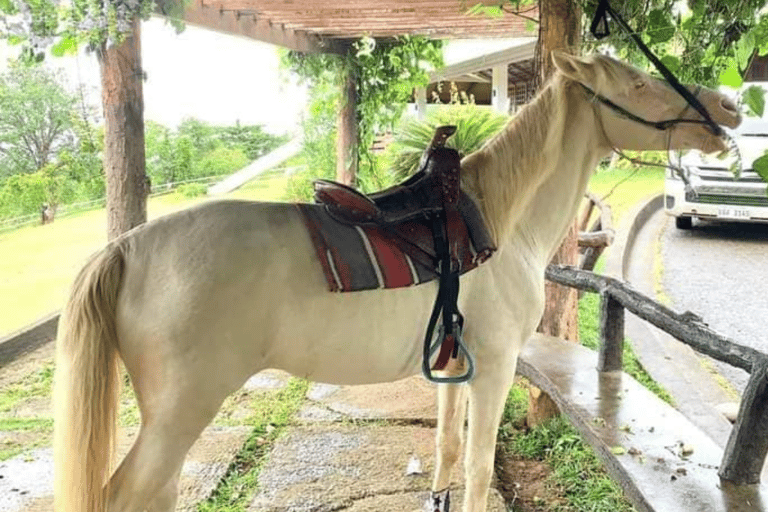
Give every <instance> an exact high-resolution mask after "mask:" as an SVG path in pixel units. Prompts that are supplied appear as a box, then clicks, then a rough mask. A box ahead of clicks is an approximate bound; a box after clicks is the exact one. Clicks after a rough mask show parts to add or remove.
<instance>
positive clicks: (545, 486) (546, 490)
mask: <svg viewBox="0 0 768 512" xmlns="http://www.w3.org/2000/svg"><path fill="white" fill-rule="evenodd" d="M551 471H552V470H551V469H550V468H549V466H548V465H547V464H545V463H544V462H541V461H538V460H531V459H523V458H520V457H519V456H516V455H511V454H508V453H505V452H504V450H503V449H499V450H497V451H496V477H497V478H498V479H499V484H498V489H499V492H501V495H502V496H503V497H504V501H505V502H506V503H507V507H510V510H511V511H513V512H549V511H550V510H552V509H553V508H554V506H555V505H556V504H558V503H562V502H563V498H562V496H561V494H560V492H559V489H557V488H555V487H554V486H553V485H552V484H551V483H547V482H546V480H547V477H548V476H549V474H550V473H551Z"/></svg>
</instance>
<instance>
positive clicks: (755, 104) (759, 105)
mask: <svg viewBox="0 0 768 512" xmlns="http://www.w3.org/2000/svg"><path fill="white" fill-rule="evenodd" d="M741 98H742V100H743V101H744V104H745V105H746V106H747V108H748V109H749V113H750V114H753V115H755V116H757V117H763V112H765V90H764V89H763V88H762V87H760V86H757V85H750V86H749V87H747V89H746V90H745V91H744V92H743V93H742V95H741Z"/></svg>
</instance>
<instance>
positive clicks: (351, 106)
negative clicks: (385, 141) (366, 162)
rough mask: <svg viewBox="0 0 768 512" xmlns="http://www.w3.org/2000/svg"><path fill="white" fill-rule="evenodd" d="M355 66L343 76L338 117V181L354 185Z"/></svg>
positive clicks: (357, 138) (355, 171)
mask: <svg viewBox="0 0 768 512" xmlns="http://www.w3.org/2000/svg"><path fill="white" fill-rule="evenodd" d="M351 68H353V66H351V65H350V66H347V68H346V69H347V71H346V76H344V77H342V84H341V87H342V94H341V109H340V110H339V116H338V118H337V135H336V181H339V182H341V183H344V184H345V185H350V186H354V184H355V180H356V178H357V168H358V161H357V147H358V144H359V136H358V130H357V81H356V76H355V73H354V71H353V69H351Z"/></svg>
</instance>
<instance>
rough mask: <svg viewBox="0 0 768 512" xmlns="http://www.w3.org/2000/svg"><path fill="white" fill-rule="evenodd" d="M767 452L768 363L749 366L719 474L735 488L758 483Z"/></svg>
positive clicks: (762, 362)
mask: <svg viewBox="0 0 768 512" xmlns="http://www.w3.org/2000/svg"><path fill="white" fill-rule="evenodd" d="M767 453H768V363H766V362H765V361H761V362H760V363H756V364H755V365H754V366H753V367H752V372H751V375H750V377H749V382H748V383H747V387H746V388H745V389H744V395H743V396H742V398H741V406H740V408H739V417H738V419H737V420H736V424H735V425H734V426H733V430H731V435H730V437H729V438H728V444H727V445H726V446H725V452H724V453H723V462H722V463H721V464H720V471H718V475H719V476H720V478H722V479H723V480H728V481H729V482H732V483H734V484H736V485H745V484H757V483H760V473H761V472H762V470H763V464H764V463H765V457H766V454H767Z"/></svg>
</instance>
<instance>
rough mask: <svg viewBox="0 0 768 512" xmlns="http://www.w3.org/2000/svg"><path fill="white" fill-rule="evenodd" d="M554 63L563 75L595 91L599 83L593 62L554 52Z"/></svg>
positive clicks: (557, 51)
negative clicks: (596, 84)
mask: <svg viewBox="0 0 768 512" xmlns="http://www.w3.org/2000/svg"><path fill="white" fill-rule="evenodd" d="M552 62H553V63H554V64H555V67H556V68H557V69H558V71H560V72H561V73H562V74H563V75H565V76H567V77H568V78H570V79H571V80H575V81H577V82H579V83H581V84H584V85H586V86H587V87H590V88H593V89H594V87H595V83H596V81H597V71H596V69H595V68H596V67H595V64H594V63H593V62H592V61H591V60H586V59H583V58H581V57H577V56H575V55H571V54H569V53H565V52H562V51H559V50H553V51H552Z"/></svg>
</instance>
